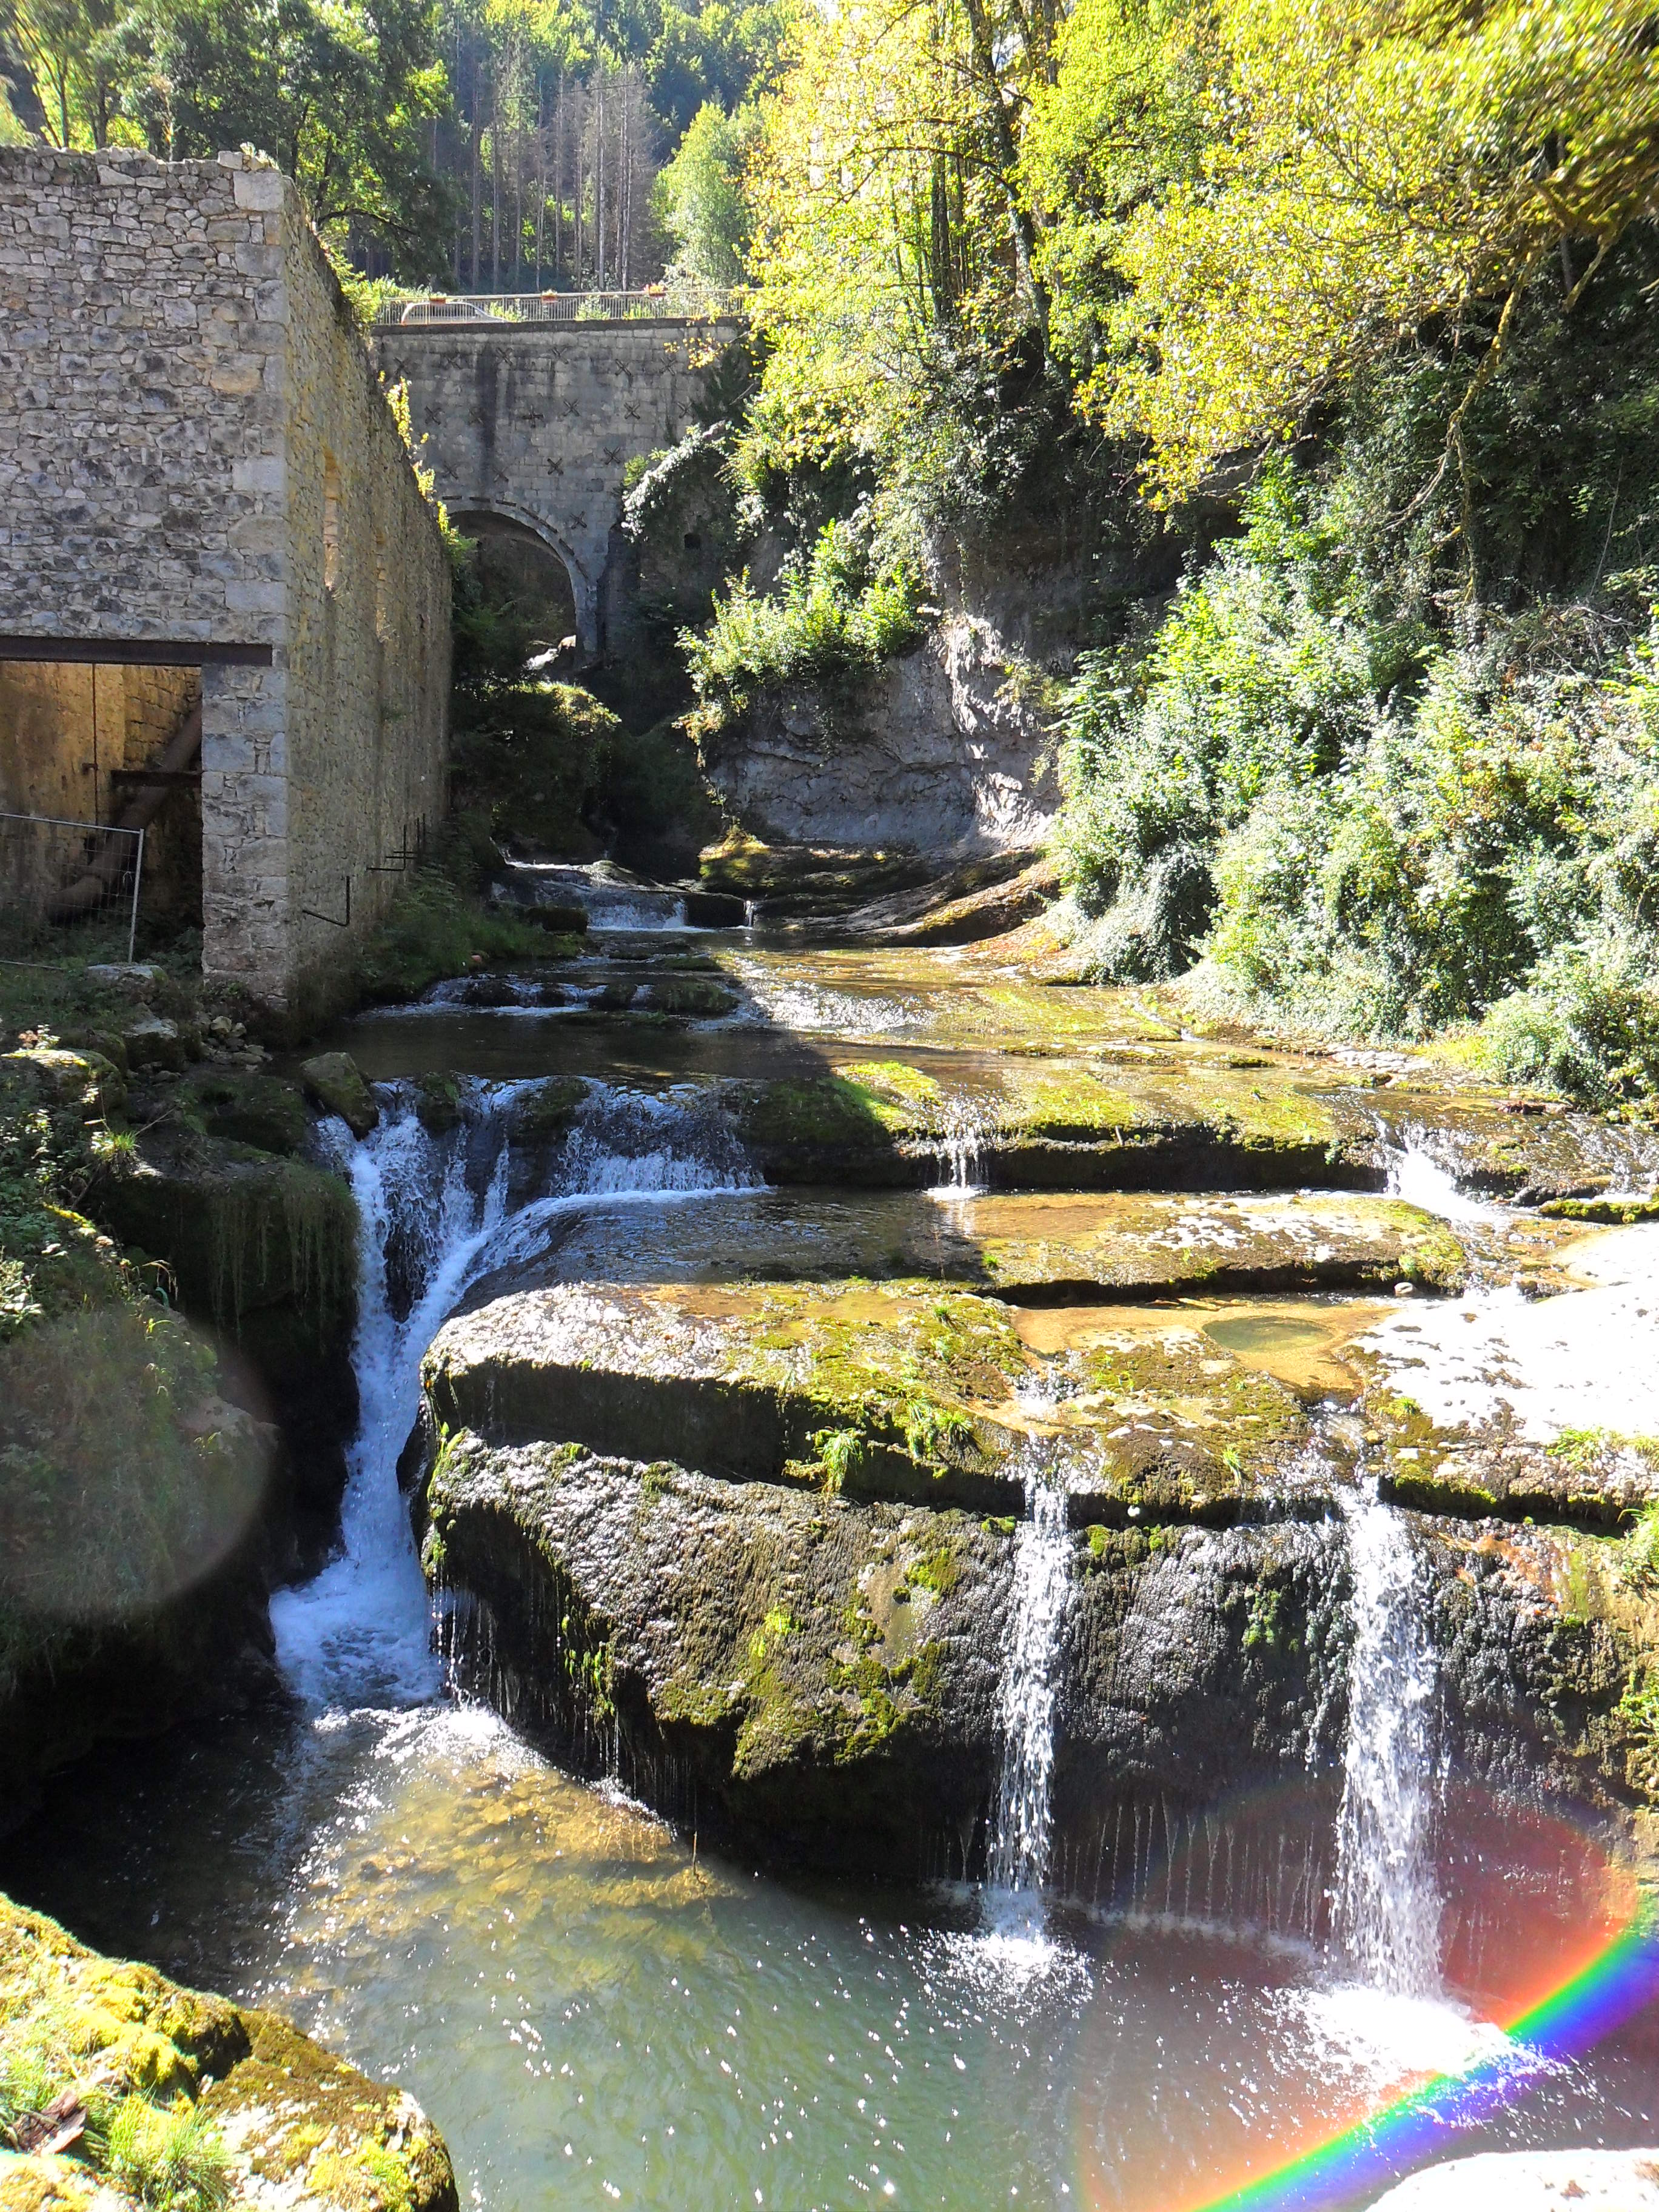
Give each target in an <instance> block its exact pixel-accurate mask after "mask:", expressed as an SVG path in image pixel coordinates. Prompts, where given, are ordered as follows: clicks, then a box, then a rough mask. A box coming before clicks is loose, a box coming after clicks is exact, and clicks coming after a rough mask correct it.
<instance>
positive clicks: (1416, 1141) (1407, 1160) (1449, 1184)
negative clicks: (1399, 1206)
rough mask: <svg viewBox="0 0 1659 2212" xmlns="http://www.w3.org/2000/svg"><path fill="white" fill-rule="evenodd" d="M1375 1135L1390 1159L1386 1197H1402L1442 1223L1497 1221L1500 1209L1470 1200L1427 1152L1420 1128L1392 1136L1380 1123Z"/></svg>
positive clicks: (1474, 1199)
mask: <svg viewBox="0 0 1659 2212" xmlns="http://www.w3.org/2000/svg"><path fill="white" fill-rule="evenodd" d="M1377 1135H1378V1136H1379V1137H1380V1138H1381V1139H1382V1141H1383V1145H1384V1146H1385V1147H1386V1149H1387V1152H1388V1156H1389V1184H1388V1190H1389V1197H1390V1198H1403V1199H1404V1200H1406V1202H1407V1205H1410V1206H1421V1207H1422V1209H1423V1211H1424V1212H1425V1213H1433V1214H1437V1215H1438V1217H1439V1218H1440V1219H1441V1220H1442V1221H1469V1222H1474V1221H1498V1220H1501V1219H1502V1218H1504V1216H1503V1209H1502V1208H1501V1207H1499V1206H1489V1205H1487V1204H1486V1202H1485V1201H1484V1200H1480V1199H1478V1198H1469V1197H1468V1196H1466V1194H1464V1193H1463V1192H1462V1191H1461V1190H1460V1189H1459V1188H1458V1187H1457V1179H1456V1177H1455V1176H1454V1175H1453V1174H1452V1172H1451V1170H1449V1168H1447V1167H1446V1166H1444V1165H1443V1164H1442V1162H1440V1161H1439V1160H1437V1158H1435V1156H1434V1154H1433V1153H1432V1152H1431V1151H1430V1149H1429V1146H1428V1144H1427V1142H1426V1140H1425V1137H1424V1134H1423V1132H1422V1131H1421V1130H1420V1129H1407V1130H1406V1131H1405V1132H1404V1133H1402V1134H1401V1136H1399V1137H1395V1134H1394V1133H1393V1132H1392V1131H1390V1130H1389V1129H1388V1128H1387V1127H1384V1126H1383V1123H1382V1122H1381V1121H1379V1122H1378V1123H1377Z"/></svg>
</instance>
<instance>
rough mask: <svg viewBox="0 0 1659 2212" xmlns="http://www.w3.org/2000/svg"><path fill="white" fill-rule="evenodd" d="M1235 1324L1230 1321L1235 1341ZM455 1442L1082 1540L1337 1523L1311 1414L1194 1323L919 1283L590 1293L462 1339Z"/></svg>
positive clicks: (477, 1318) (439, 1396) (449, 1409)
mask: <svg viewBox="0 0 1659 2212" xmlns="http://www.w3.org/2000/svg"><path fill="white" fill-rule="evenodd" d="M1219 1318H1220V1317H1219V1316H1218V1320H1219ZM422 1376H423V1380H424V1383H425V1388H426V1393H427V1398H428V1404H429V1407H430V1411H431V1417H432V1419H433V1421H434V1423H435V1426H436V1427H437V1428H438V1429H440V1430H442V1429H448V1428H462V1427H465V1428H470V1429H472V1430H475V1431H477V1432H479V1433H480V1434H482V1435H483V1436H485V1437H488V1438H489V1440H490V1441H491V1442H492V1443H526V1442H529V1441H532V1440H543V1439H545V1440H548V1441H552V1442H557V1443H577V1444H580V1445H581V1446H583V1447H584V1448H585V1449H589V1450H592V1451H596V1452H612V1453H617V1454H620V1455H624V1456H626V1457H629V1458H632V1459H638V1460H642V1461H649V1460H653V1459H659V1458H660V1459H668V1460H672V1461H674V1462H677V1463H678V1465H680V1466H683V1467H687V1468H694V1469H696V1470H698V1471H700V1472H702V1473H706V1474H714V1475H718V1476H720V1477H721V1478H722V1479H724V1480H734V1481H744V1482H755V1481H759V1482H772V1483H787V1484H793V1485H804V1486H812V1487H817V1488H818V1489H820V1490H823V1491H825V1492H829V1493H837V1492H839V1493H841V1494H844V1495H846V1496H848V1497H861V1498H891V1499H914V1500H916V1501H920V1502H925V1503H927V1504H934V1505H941V1504H962V1505H966V1506H969V1507H970V1508H972V1509H973V1510H976V1511H980V1512H985V1513H990V1514H997V1515H1006V1514H1009V1513H1013V1512H1018V1511H1019V1510H1023V1502H1024V1491H1025V1485H1026V1482H1027V1480H1028V1479H1031V1480H1035V1479H1039V1478H1041V1479H1044V1480H1054V1481H1057V1482H1060V1483H1061V1484H1062V1485H1063V1486H1065V1487H1066V1490H1067V1491H1068V1492H1069V1493H1070V1495H1071V1506H1070V1511H1071V1515H1072V1517H1073V1521H1074V1522H1079V1523H1081V1522H1085V1521H1111V1522H1114V1523H1115V1524H1116V1525H1120V1526H1122V1525H1127V1524H1128V1523H1130V1522H1134V1521H1138V1520H1143V1519H1144V1520H1145V1521H1146V1522H1152V1521H1161V1520H1178V1521H1190V1520H1206V1521H1211V1522H1227V1521H1230V1520H1234V1519H1237V1518H1238V1517H1239V1516H1241V1515H1249V1516H1255V1515H1261V1514H1264V1513H1268V1514H1270V1513H1277V1512H1284V1511H1289V1512H1295V1513H1311V1512H1317V1511H1320V1510H1323V1509H1324V1508H1325V1506H1326V1505H1327V1504H1328V1501H1329V1499H1330V1497H1331V1495H1332V1490H1333V1485H1334V1484H1336V1483H1338V1482H1340V1480H1343V1470H1342V1469H1340V1468H1338V1467H1336V1466H1335V1465H1334V1464H1328V1463H1327V1462H1326V1461H1324V1460H1310V1459H1308V1458H1307V1457H1306V1447H1307V1445H1308V1443H1309V1440H1310V1434H1311V1430H1310V1419H1309V1414H1308V1411H1307V1408H1306V1407H1305V1406H1304V1404H1303V1403H1302V1401H1301V1399H1300V1398H1299V1396H1298V1395H1297V1392H1296V1390H1295V1389H1292V1388H1291V1386H1290V1385H1289V1384H1287V1383H1285V1382H1283V1381H1281V1380H1279V1379H1277V1378H1276V1377H1275V1376H1273V1374H1271V1373H1269V1372H1265V1371H1263V1370H1261V1368H1260V1367H1257V1366H1253V1365H1250V1364H1246V1363H1245V1362H1244V1361H1243V1360H1241V1359H1239V1358H1236V1357H1235V1356H1234V1355H1233V1353H1232V1352H1230V1351H1229V1350H1228V1349H1227V1348H1226V1346H1225V1344H1223V1343H1221V1342H1219V1341H1218V1340H1214V1339H1212V1338H1209V1337H1206V1335H1205V1334H1203V1330H1202V1328H1201V1327H1200V1325H1198V1323H1197V1322H1195V1320H1193V1319H1188V1317H1187V1316H1181V1317H1179V1318H1176V1317H1173V1316H1163V1315H1157V1314H1154V1315H1152V1316H1147V1315H1145V1314H1140V1313H1137V1312H1135V1311H1133V1310H1127V1311H1126V1310H1121V1311H1120V1312H1119V1313H1117V1314H1116V1315H1113V1314H1111V1313H1110V1312H1109V1311H1103V1310H1101V1309H1088V1310H1081V1311H1079V1312H1078V1313H1076V1314H1069V1315H1068V1314H1060V1315H1057V1316H1056V1315H1047V1314H1045V1315H1042V1316H1031V1317H1030V1318H1029V1319H1021V1320H1020V1321H1019V1322H1018V1325H1017V1323H1016V1317H1015V1316H1014V1315H1013V1314H1012V1313H1011V1311H1010V1310H1009V1309H1008V1308H1007V1307H1006V1306H1004V1305H1002V1304H1000V1303H999V1302H998V1301H996V1300H994V1299H989V1298H985V1297H976V1296H973V1295H970V1294H968V1293H965V1292H963V1291H957V1290H955V1289H946V1288H944V1287H942V1286H940V1285H929V1284H925V1283H916V1282H903V1281H901V1282H891V1283H884V1284H867V1283H810V1284H805V1283H796V1284H780V1285H767V1286H751V1287H744V1286H738V1285H732V1286H727V1287H725V1288H703V1287H700V1286H695V1285H676V1284H660V1283H659V1284H646V1283H641V1284H608V1285H599V1284H595V1283H591V1282H589V1283H575V1284H568V1285H559V1286H556V1287H553V1288H549V1289H544V1290H539V1291H526V1292H522V1293H520V1294H518V1295H515V1296H507V1297H498V1298H495V1299H494V1300H493V1301H491V1302H490V1303H489V1304H485V1305H483V1306H481V1307H480V1308H478V1309H477V1310H474V1311H472V1312H469V1313H465V1314H462V1315H459V1316H457V1317H456V1318H455V1319H453V1320H452V1321H451V1322H448V1323H447V1325H446V1326H445V1327H444V1328H442V1329H441V1331H440V1332H439V1334H438V1335H437V1336H436V1337H435V1340H433V1343H432V1346H431V1347H430V1349H429V1350H428V1353H427V1356H426V1359H425V1362H424V1364H423V1367H422Z"/></svg>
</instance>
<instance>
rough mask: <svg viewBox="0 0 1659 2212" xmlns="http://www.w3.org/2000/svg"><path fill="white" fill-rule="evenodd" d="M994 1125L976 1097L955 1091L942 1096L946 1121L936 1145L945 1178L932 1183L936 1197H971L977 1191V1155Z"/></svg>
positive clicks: (978, 1187) (982, 1148)
mask: <svg viewBox="0 0 1659 2212" xmlns="http://www.w3.org/2000/svg"><path fill="white" fill-rule="evenodd" d="M993 1130H994V1122H993V1120H992V1118H991V1116H990V1115H988V1114H987V1111H986V1109H985V1108H984V1106H983V1104H982V1103H981V1101H979V1100H978V1099H976V1098H973V1097H963V1096H960V1095H958V1096H957V1097H950V1098H947V1099H946V1100H945V1125H944V1127H943V1128H942V1129H941V1130H940V1132H939V1138H938V1141H937V1146H936V1149H937V1151H938V1153H939V1164H940V1166H941V1167H942V1168H943V1169H944V1170H945V1180H944V1182H940V1183H939V1184H937V1185H936V1186H935V1188H934V1191H933V1196H934V1197H935V1198H950V1199H959V1198H972V1197H974V1196H975V1194H977V1192H978V1191H979V1190H980V1189H981V1182H980V1173H981V1170H980V1157H981V1153H982V1152H983V1151H984V1148H985V1143H986V1139H987V1138H988V1137H989V1136H990V1135H991V1134H992V1133H993Z"/></svg>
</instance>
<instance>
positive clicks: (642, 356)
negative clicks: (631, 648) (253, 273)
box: [374, 316, 742, 655]
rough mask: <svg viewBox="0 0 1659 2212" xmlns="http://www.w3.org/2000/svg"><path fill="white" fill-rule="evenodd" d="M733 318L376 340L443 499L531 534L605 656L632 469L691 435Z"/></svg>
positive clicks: (476, 521)
mask: <svg viewBox="0 0 1659 2212" xmlns="http://www.w3.org/2000/svg"><path fill="white" fill-rule="evenodd" d="M741 328H742V325H741V324H740V323H738V321H737V320H735V319H721V320H702V321H690V320H686V319H682V318H678V317H667V316H664V317H660V318H653V319H649V320H647V319H633V320H628V321H614V322H611V321H604V322H602V321H592V322H586V321H583V322H560V323H542V322H524V323H511V322H505V321H496V320H490V321H488V322H486V321H484V320H483V319H480V320H478V321H477V322H459V321H449V322H435V323H422V322H408V323H398V324H388V325H381V326H380V328H379V329H378V330H377V331H375V333H374V351H375V356H376V359H377V361H378V363H379V365H380V368H381V370H382V372H383V373H384V374H385V375H386V379H387V380H388V381H396V380H399V379H402V380H404V381H406V382H407V384H408V386H409V397H410V421H411V422H412V425H413V428H414V430H415V433H416V438H417V440H418V439H420V438H422V437H423V438H424V439H425V441H426V446H425V452H424V461H425V465H427V466H428V468H430V469H432V470H433V471H434V472H435V477H436V480H437V481H436V489H437V493H438V496H439V498H440V499H441V500H442V501H444V503H445V505H446V506H447V507H448V509H449V512H450V514H451V516H452V518H453V520H454V521H455V522H456V523H457V524H458V525H459V526H460V527H461V528H462V529H464V530H466V531H468V532H471V533H473V534H477V533H479V532H488V531H491V530H494V531H498V532H506V533H507V534H513V535H520V536H525V537H528V538H533V539H535V540H536V541H538V543H539V544H542V545H543V546H544V547H546V548H547V549H548V550H550V551H551V552H553V553H555V554H556V555H557V556H558V558H559V559H560V561H562V562H563V564H564V568H565V569H566V572H567V573H568V576H569V579H570V590H571V596H572V598H573V599H574V602H575V609H576V636H577V640H578V642H579V644H580V648H581V650H582V652H583V653H584V654H586V655H593V654H597V653H600V652H602V651H603V650H604V647H605V635H606V630H607V628H608V627H609V625H610V617H611V612H612V610H613V607H614V606H615V604H616V594H617V588H618V580H619V578H620V575H621V573H622V569H623V563H622V562H620V561H618V559H617V541H616V532H617V524H618V522H619V520H620V518H621V513H622V502H623V475H624V472H625V471H626V470H627V467H628V464H629V462H630V461H631V460H634V459H637V458H638V457H640V456H641V455H643V454H646V453H653V452H655V451H656V450H657V449H658V448H659V447H664V446H671V445H673V444H674V443H675V442H676V441H677V440H678V439H679V438H680V437H682V436H683V435H684V433H685V431H686V430H687V429H688V428H690V425H691V422H692V421H693V420H694V416H695V410H696V406H697V404H698V402H699V401H700V399H701V398H702V394H703V391H704V388H705V386H706V383H707V380H708V372H709V370H710V369H711V368H713V367H714V364H715V362H717V361H718V360H719V359H720V356H721V355H722V353H723V352H724V351H725V349H726V346H727V345H728V344H730V343H731V342H732V340H733V339H734V338H736V337H738V335H739V334H740V331H741Z"/></svg>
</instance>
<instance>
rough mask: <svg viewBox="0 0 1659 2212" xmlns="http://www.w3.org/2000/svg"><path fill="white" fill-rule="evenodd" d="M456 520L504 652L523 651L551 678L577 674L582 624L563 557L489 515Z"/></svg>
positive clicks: (522, 528)
mask: <svg viewBox="0 0 1659 2212" xmlns="http://www.w3.org/2000/svg"><path fill="white" fill-rule="evenodd" d="M453 520H454V523H455V526H456V527H457V528H458V529H459V530H460V531H461V532H463V533H464V534H465V536H466V537H468V538H471V539H472V540H473V543H474V550H473V552H472V555H471V562H472V565H473V570H474V574H475V575H476V577H477V585H478V592H479V598H480V599H481V601H482V604H483V607H484V608H485V610H486V611H488V613H489V616H490V617H492V618H493V623H494V625H495V631H496V635H498V636H499V638H500V639H501V644H502V646H503V647H509V648H510V649H517V648H520V647H521V648H522V652H523V655H524V658H525V659H526V661H532V660H535V661H540V662H541V663H542V665H544V667H545V668H546V669H547V671H548V672H550V673H560V674H566V673H568V672H570V671H574V669H575V668H576V667H577V666H578V665H580V660H581V659H582V652H581V647H580V642H579V632H580V623H579V619H578V615H577V609H576V596H575V592H574V589H573V588H572V585H571V578H570V572H569V570H568V568H567V567H566V566H565V562H564V560H563V558H562V556H561V555H560V554H559V552H558V551H557V550H556V549H555V548H554V547H553V546H552V545H550V544H549V543H548V542H547V540H546V539H545V538H542V537H539V536H538V534H537V532H534V531H533V530H532V529H530V528H529V527H528V526H526V524H524V523H522V522H518V521H515V520H513V519H512V518H511V517H510V516H507V515H501V514H496V513H491V512H489V510H488V509H484V510H478V509H473V510H465V509H464V510H461V511H459V512H458V513H456V514H455V515H454V517H453ZM548 655H551V656H552V658H551V659H546V658H545V656H548Z"/></svg>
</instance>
